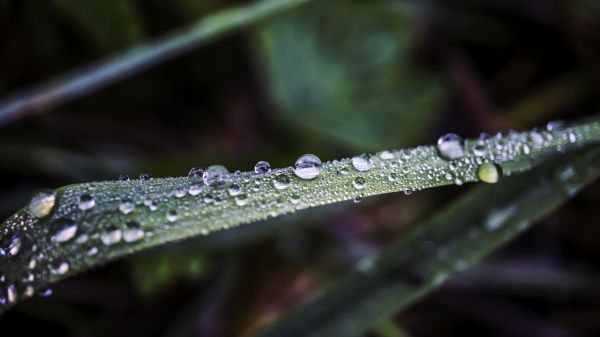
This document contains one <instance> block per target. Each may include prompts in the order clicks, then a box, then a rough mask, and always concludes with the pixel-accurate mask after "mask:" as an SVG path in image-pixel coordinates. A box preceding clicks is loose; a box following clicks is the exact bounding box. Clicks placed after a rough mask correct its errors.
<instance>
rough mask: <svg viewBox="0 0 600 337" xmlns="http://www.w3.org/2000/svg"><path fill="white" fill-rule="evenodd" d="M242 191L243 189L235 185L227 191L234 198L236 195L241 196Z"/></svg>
mask: <svg viewBox="0 0 600 337" xmlns="http://www.w3.org/2000/svg"><path fill="white" fill-rule="evenodd" d="M241 191H242V189H241V188H240V187H239V186H238V185H235V184H234V185H231V186H229V189H228V190H227V192H229V195H230V196H232V197H235V196H236V195H238V194H240V192H241Z"/></svg>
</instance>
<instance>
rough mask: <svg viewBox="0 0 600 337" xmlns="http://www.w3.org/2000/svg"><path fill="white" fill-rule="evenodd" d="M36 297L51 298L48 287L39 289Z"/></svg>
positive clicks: (50, 290) (50, 291)
mask: <svg viewBox="0 0 600 337" xmlns="http://www.w3.org/2000/svg"><path fill="white" fill-rule="evenodd" d="M38 295H39V296H41V297H50V296H52V289H51V288H48V287H44V288H40V290H38Z"/></svg>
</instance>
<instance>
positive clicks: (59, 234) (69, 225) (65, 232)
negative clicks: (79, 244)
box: [52, 219, 77, 242]
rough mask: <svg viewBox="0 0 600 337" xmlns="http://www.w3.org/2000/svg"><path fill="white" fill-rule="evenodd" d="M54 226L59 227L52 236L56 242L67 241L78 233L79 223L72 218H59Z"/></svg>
mask: <svg viewBox="0 0 600 337" xmlns="http://www.w3.org/2000/svg"><path fill="white" fill-rule="evenodd" d="M54 226H55V227H57V228H58V230H57V231H56V233H54V235H53V236H52V241H54V242H67V241H69V240H71V239H72V238H73V237H74V236H75V233H77V224H76V223H75V222H74V221H72V220H67V219H63V220H58V221H57V222H56V224H55V225H54Z"/></svg>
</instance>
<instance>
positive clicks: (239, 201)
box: [235, 194, 248, 206]
mask: <svg viewBox="0 0 600 337" xmlns="http://www.w3.org/2000/svg"><path fill="white" fill-rule="evenodd" d="M235 203H236V205H238V206H244V205H246V204H247V203H248V196H246V195H245V194H240V195H238V196H237V197H235Z"/></svg>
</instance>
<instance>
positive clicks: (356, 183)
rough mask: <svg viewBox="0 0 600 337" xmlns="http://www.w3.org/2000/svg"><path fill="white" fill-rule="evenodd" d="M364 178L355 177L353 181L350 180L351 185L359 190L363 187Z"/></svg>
mask: <svg viewBox="0 0 600 337" xmlns="http://www.w3.org/2000/svg"><path fill="white" fill-rule="evenodd" d="M366 183H367V182H366V180H365V178H363V177H356V178H355V179H354V181H352V186H354V188H356V189H357V190H361V189H363V188H365V184H366Z"/></svg>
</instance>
